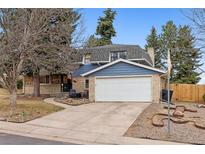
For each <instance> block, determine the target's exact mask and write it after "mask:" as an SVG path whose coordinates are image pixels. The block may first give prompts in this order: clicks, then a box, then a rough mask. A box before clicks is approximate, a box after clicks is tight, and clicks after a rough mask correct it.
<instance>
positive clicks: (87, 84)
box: [85, 79, 89, 89]
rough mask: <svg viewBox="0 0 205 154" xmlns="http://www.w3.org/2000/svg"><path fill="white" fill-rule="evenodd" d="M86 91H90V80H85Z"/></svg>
mask: <svg viewBox="0 0 205 154" xmlns="http://www.w3.org/2000/svg"><path fill="white" fill-rule="evenodd" d="M85 89H89V79H85Z"/></svg>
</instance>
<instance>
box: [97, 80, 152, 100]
mask: <svg viewBox="0 0 205 154" xmlns="http://www.w3.org/2000/svg"><path fill="white" fill-rule="evenodd" d="M95 100H96V101H133V102H136V101H139V102H151V101H152V78H151V77H147V76H141V77H129V76H128V77H105V78H96V80H95Z"/></svg>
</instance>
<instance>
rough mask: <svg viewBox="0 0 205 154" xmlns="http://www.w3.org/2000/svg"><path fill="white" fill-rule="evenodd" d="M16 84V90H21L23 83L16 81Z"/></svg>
mask: <svg viewBox="0 0 205 154" xmlns="http://www.w3.org/2000/svg"><path fill="white" fill-rule="evenodd" d="M16 84H17V89H23V81H22V80H18V81H17V83H16Z"/></svg>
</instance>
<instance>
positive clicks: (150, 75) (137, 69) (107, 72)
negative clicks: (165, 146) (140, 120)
mask: <svg viewBox="0 0 205 154" xmlns="http://www.w3.org/2000/svg"><path fill="white" fill-rule="evenodd" d="M78 53H79V55H80V56H79V57H78V60H77V61H76V63H78V64H79V65H80V67H79V68H78V69H77V70H75V71H74V72H72V75H71V76H70V77H67V76H66V75H64V76H62V75H55V77H54V75H52V76H44V77H43V76H42V79H41V83H42V84H41V93H42V91H43V93H46V91H45V90H47V93H48V94H54V93H59V92H60V91H61V90H63V88H62V87H61V85H63V84H64V83H66V84H67V86H66V87H67V88H65V89H66V90H69V89H70V88H71V87H72V89H75V90H76V91H77V92H84V91H85V90H88V91H89V100H90V101H97V102H101V101H107V102H112V101H117V102H121V101H132V102H159V99H160V91H161V89H162V87H163V85H164V80H163V79H162V78H161V76H162V75H163V74H164V73H165V72H164V71H162V70H159V69H156V68H154V65H153V64H154V50H153V49H152V48H149V49H148V51H145V50H144V49H142V48H140V47H139V46H137V45H107V46H101V47H94V48H86V49H79V51H78ZM30 81H31V83H30V85H32V80H31V78H30ZM54 81H56V82H54ZM57 81H58V82H57ZM27 83H28V82H27V81H26V78H25V87H24V88H25V89H24V90H25V94H26V93H28V92H29V91H30V90H31V89H30V90H28V88H27V86H28V84H27Z"/></svg>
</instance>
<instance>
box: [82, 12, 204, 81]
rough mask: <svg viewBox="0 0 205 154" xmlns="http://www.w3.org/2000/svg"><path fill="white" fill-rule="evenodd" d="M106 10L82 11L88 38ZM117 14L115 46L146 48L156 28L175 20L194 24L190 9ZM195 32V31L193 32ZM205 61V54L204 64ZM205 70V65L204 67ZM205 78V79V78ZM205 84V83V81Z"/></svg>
mask: <svg viewBox="0 0 205 154" xmlns="http://www.w3.org/2000/svg"><path fill="white" fill-rule="evenodd" d="M104 10H105V9H103V8H100V9H91V8H90V9H80V12H81V13H82V15H83V21H84V24H85V30H86V31H85V36H86V37H88V36H89V35H92V34H94V33H95V31H96V27H97V21H98V18H99V16H103V11H104ZM113 10H115V11H116V12H117V15H116V19H115V21H114V27H115V30H116V33H117V36H116V37H114V38H113V39H112V42H113V43H114V44H133V45H134V44H137V45H140V46H141V47H142V48H144V45H145V43H146V37H147V35H148V34H149V33H150V29H151V27H152V26H154V27H155V28H156V29H157V31H158V33H160V31H161V27H162V25H164V24H165V23H166V22H167V21H168V20H173V21H174V23H175V24H176V25H177V26H179V25H185V24H187V25H190V26H192V22H191V21H190V20H189V19H188V18H187V17H185V15H184V14H187V13H188V12H189V11H190V10H189V9H139V8H137V9H131V8H129V9H113ZM193 32H194V31H193ZM204 61H205V54H204V58H203V59H202V62H204ZM202 68H203V69H204V70H205V64H204V65H203V67H202ZM204 78H205V77H204ZM204 80H205V79H204ZM204 82H205V81H204Z"/></svg>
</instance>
